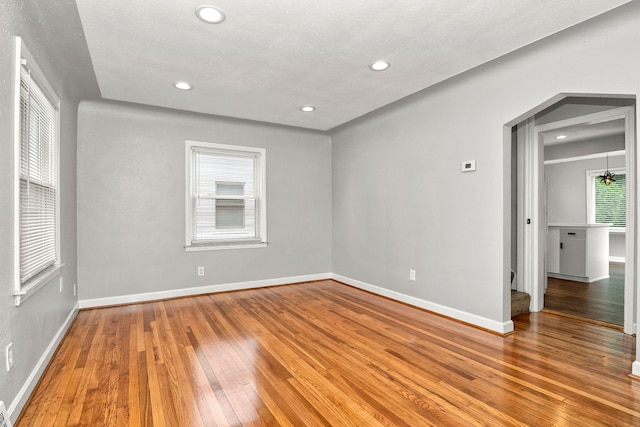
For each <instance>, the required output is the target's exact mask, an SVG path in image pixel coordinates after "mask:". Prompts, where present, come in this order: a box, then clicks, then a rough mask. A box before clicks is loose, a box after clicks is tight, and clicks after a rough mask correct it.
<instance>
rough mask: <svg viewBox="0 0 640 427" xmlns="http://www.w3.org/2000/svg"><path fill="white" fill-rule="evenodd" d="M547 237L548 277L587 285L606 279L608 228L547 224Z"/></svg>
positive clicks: (590, 225) (607, 275)
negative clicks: (586, 283)
mask: <svg viewBox="0 0 640 427" xmlns="http://www.w3.org/2000/svg"><path fill="white" fill-rule="evenodd" d="M547 236H548V240H547V243H548V247H547V267H548V274H549V276H551V277H557V278H560V279H567V280H575V281H580V282H589V283H591V282H595V281H596V280H602V279H606V278H608V277H609V225H603V224H589V225H550V226H549V233H548V235H547Z"/></svg>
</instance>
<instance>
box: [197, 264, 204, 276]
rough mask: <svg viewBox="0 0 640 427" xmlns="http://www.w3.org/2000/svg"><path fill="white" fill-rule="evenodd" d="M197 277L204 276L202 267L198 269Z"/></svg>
mask: <svg viewBox="0 0 640 427" xmlns="http://www.w3.org/2000/svg"><path fill="white" fill-rule="evenodd" d="M198 276H204V267H202V266H200V267H198Z"/></svg>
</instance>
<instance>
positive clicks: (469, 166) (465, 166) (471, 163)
mask: <svg viewBox="0 0 640 427" xmlns="http://www.w3.org/2000/svg"><path fill="white" fill-rule="evenodd" d="M474 170H476V161H475V160H468V161H466V162H462V172H471V171H474Z"/></svg>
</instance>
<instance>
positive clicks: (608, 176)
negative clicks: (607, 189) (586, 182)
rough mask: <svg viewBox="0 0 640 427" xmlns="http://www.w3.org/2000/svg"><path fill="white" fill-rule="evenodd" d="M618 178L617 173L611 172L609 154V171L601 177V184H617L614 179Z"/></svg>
mask: <svg viewBox="0 0 640 427" xmlns="http://www.w3.org/2000/svg"><path fill="white" fill-rule="evenodd" d="M614 176H616V174H615V173H611V172H609V153H607V171H606V172H605V173H603V174H602V175H600V176H599V178H600V182H601V183H603V184H604V185H610V184H611V183H612V182H616V180H615V179H613V177H614Z"/></svg>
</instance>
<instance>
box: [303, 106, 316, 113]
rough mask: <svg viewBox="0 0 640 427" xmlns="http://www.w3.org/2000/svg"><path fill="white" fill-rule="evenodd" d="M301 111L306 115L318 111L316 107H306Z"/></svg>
mask: <svg viewBox="0 0 640 427" xmlns="http://www.w3.org/2000/svg"><path fill="white" fill-rule="evenodd" d="M300 110H302V111H304V112H305V113H310V112H312V111H316V107H313V106H311V105H305V106H304V107H301V108H300Z"/></svg>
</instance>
